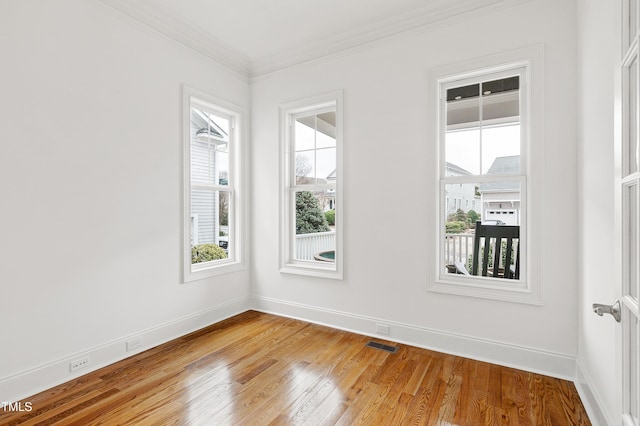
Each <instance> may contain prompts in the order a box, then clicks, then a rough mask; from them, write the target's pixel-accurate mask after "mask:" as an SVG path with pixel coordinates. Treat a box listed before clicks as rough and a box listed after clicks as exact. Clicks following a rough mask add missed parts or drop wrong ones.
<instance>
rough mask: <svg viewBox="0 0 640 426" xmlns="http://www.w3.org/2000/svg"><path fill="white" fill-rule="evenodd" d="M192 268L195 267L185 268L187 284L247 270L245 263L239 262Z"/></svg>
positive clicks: (185, 281)
mask: <svg viewBox="0 0 640 426" xmlns="http://www.w3.org/2000/svg"><path fill="white" fill-rule="evenodd" d="M192 266H193V265H188V266H186V267H185V269H186V270H185V274H184V283H185V284H186V283H190V282H193V281H198V280H203V279H205V278H210V277H215V276H218V275H224V274H230V273H232V272H238V271H242V270H244V269H245V265H244V263H242V262H239V261H228V262H224V263H218V264H214V265H206V264H205V265H198V266H196V267H195V268H193V267H192Z"/></svg>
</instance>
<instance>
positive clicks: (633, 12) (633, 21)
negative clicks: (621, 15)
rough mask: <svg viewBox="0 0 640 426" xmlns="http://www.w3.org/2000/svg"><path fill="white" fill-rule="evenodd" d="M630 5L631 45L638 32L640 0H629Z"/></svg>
mask: <svg viewBox="0 0 640 426" xmlns="http://www.w3.org/2000/svg"><path fill="white" fill-rule="evenodd" d="M627 1H628V4H629V21H628V23H627V24H628V25H629V29H628V30H629V45H631V44H632V43H633V39H634V38H635V36H636V33H637V31H638V22H637V19H638V18H637V16H638V0H627Z"/></svg>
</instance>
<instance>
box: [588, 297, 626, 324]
mask: <svg viewBox="0 0 640 426" xmlns="http://www.w3.org/2000/svg"><path fill="white" fill-rule="evenodd" d="M593 312H595V313H596V314H598V315H600V316H602V315H604V314H609V315H611V316H613V318H614V319H615V320H616V321H617V322H620V320H621V319H622V318H621V314H620V312H621V311H620V301H619V300H616V301H615V302H613V304H612V305H601V304H600V303H594V304H593Z"/></svg>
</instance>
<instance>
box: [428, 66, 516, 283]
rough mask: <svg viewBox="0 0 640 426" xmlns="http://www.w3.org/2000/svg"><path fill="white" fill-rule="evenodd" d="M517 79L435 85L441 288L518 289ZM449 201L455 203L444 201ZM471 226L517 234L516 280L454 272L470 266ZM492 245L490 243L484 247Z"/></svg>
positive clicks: (508, 74) (485, 77)
mask: <svg viewBox="0 0 640 426" xmlns="http://www.w3.org/2000/svg"><path fill="white" fill-rule="evenodd" d="M525 76H526V70H525V69H524V68H514V69H512V70H506V71H501V72H499V73H486V74H482V73H478V75H477V76H475V77H471V78H465V79H452V80H451V81H444V82H443V81H441V83H440V90H441V93H442V100H441V103H440V117H441V123H442V124H441V133H440V140H441V142H440V146H441V150H442V151H441V154H442V155H441V158H442V160H441V161H442V162H441V164H440V182H441V184H440V196H441V200H442V201H441V204H440V205H441V206H442V210H441V212H440V214H439V223H440V225H439V229H440V232H441V237H440V239H439V241H440V243H439V246H440V249H439V253H440V255H439V262H438V265H440V266H439V274H438V276H439V279H440V280H442V281H448V282H454V283H456V282H457V283H464V284H465V285H469V284H471V285H480V286H483V285H488V286H499V287H506V288H513V289H518V290H521V289H522V288H523V286H524V285H525V279H524V278H525V277H526V275H525V273H524V272H525V271H526V262H525V261H524V260H525V257H524V254H525V253H526V248H525V247H526V246H525V244H524V243H525V241H526V232H525V231H526V196H525V194H526V185H527V178H526V170H525V165H526V159H525V158H524V154H525V153H526V149H525V148H524V147H525V146H526V145H525V144H526V139H525V136H524V135H526V134H527V129H526V128H525V127H526V120H523V119H522V117H525V116H526V103H525V102H523V100H524V96H523V93H522V90H521V88H522V87H523V83H524V79H525ZM449 199H453V200H455V202H454V203H451V202H447V200H449ZM470 206H473V208H471V207H470ZM476 208H477V209H478V210H476ZM478 220H479V221H481V223H483V224H488V225H493V226H517V227H518V228H519V230H520V238H519V239H518V240H517V242H515V243H514V250H516V249H517V250H518V252H517V258H518V259H519V271H520V274H519V275H515V279H514V278H511V279H505V278H494V277H491V276H489V277H483V276H481V274H479V275H473V274H471V272H472V271H471V269H467V270H464V271H461V269H465V267H470V265H471V264H472V258H473V254H474V250H473V244H474V235H473V233H474V228H475V222H476V221H478ZM482 240H483V241H481V243H482V244H483V245H484V238H482ZM495 244H496V241H495V240H493V239H492V240H491V247H494V245H495ZM502 244H503V245H504V241H502ZM503 248H504V247H503ZM513 259H516V252H514V256H513ZM501 262H502V261H501ZM456 265H457V266H456ZM489 266H490V267H491V268H493V265H489ZM514 266H515V262H514V264H513V265H502V264H500V265H499V268H500V269H499V270H500V271H502V270H504V268H509V267H511V268H512V269H513V268H514ZM465 273H469V275H464V274H465ZM489 275H491V274H489ZM500 276H502V275H500ZM511 276H514V275H513V274H511Z"/></svg>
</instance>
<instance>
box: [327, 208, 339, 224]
mask: <svg viewBox="0 0 640 426" xmlns="http://www.w3.org/2000/svg"><path fill="white" fill-rule="evenodd" d="M324 217H325V218H326V219H327V223H328V224H329V225H331V226H334V225H335V224H336V210H335V209H333V210H328V211H326V212H324Z"/></svg>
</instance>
